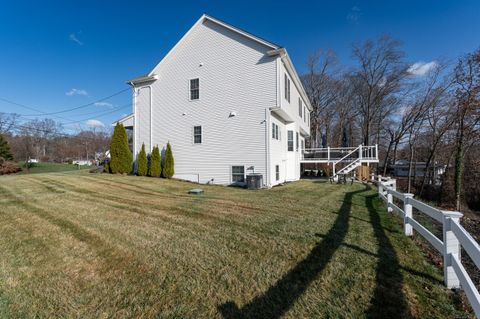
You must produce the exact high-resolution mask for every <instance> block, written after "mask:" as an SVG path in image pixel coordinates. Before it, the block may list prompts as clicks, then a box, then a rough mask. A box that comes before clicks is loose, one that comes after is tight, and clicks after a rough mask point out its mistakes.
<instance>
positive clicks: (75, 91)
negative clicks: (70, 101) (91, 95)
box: [65, 89, 88, 96]
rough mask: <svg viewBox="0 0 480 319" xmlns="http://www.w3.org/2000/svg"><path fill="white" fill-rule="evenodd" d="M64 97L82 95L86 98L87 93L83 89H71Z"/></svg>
mask: <svg viewBox="0 0 480 319" xmlns="http://www.w3.org/2000/svg"><path fill="white" fill-rule="evenodd" d="M65 95H66V96H74V95H82V96H88V92H87V91H85V90H83V89H71V90H70V91H68V92H66V93H65Z"/></svg>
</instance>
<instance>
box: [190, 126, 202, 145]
mask: <svg viewBox="0 0 480 319" xmlns="http://www.w3.org/2000/svg"><path fill="white" fill-rule="evenodd" d="M196 127H200V143H196V142H195V128H196ZM192 137H193V139H192V142H193V145H201V144H203V126H202V125H194V126H193V129H192Z"/></svg>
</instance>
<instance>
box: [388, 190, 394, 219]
mask: <svg viewBox="0 0 480 319" xmlns="http://www.w3.org/2000/svg"><path fill="white" fill-rule="evenodd" d="M390 204H393V195H392V193H390V192H389V191H388V187H387V211H388V212H389V213H392V212H393V208H392V207H390Z"/></svg>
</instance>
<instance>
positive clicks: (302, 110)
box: [298, 98, 305, 118]
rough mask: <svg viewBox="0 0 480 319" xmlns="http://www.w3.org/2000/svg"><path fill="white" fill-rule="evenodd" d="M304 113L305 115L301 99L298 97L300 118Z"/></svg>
mask: <svg viewBox="0 0 480 319" xmlns="http://www.w3.org/2000/svg"><path fill="white" fill-rule="evenodd" d="M302 112H303V115H302ZM304 115H305V110H304V109H303V106H302V99H301V98H298V116H299V117H300V118H303V117H304Z"/></svg>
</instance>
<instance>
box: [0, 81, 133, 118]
mask: <svg viewBox="0 0 480 319" xmlns="http://www.w3.org/2000/svg"><path fill="white" fill-rule="evenodd" d="M128 90H130V88H126V89H123V90H121V91H118V92H116V93H113V94H111V95H109V96H107V97H104V98H101V99H99V100H96V101H93V102H90V103H87V104H83V105H80V106H76V107H72V108H67V109H65V110H62V111H57V112H43V111H40V110H39V109H38V108H36V107H32V106H28V105H25V104H22V103H18V102H14V101H11V100H8V99H5V98H2V97H0V101H4V102H6V103H9V104H12V105H16V106H20V107H23V108H25V109H28V110H31V111H35V112H38V113H40V114H22V116H39V115H54V114H61V113H68V112H71V111H75V110H78V109H82V108H85V107H88V106H92V105H94V104H95V103H99V102H103V101H105V100H108V99H110V98H112V97H114V96H117V95H119V94H122V93H123V92H126V91H128Z"/></svg>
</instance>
